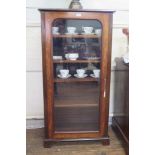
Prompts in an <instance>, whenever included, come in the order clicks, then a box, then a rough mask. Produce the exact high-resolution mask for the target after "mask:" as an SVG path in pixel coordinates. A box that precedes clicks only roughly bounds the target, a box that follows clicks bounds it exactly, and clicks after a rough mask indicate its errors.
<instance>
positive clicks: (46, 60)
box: [41, 12, 53, 139]
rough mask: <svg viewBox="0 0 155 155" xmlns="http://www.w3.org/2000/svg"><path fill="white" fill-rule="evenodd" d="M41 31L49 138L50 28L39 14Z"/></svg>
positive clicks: (50, 119) (50, 96)
mask: <svg viewBox="0 0 155 155" xmlns="http://www.w3.org/2000/svg"><path fill="white" fill-rule="evenodd" d="M41 31H42V65H43V85H44V121H45V137H46V138H47V139H48V138H51V136H52V135H51V133H52V127H53V125H52V94H53V93H52V88H53V87H52V75H51V70H52V68H51V48H50V26H49V21H48V17H47V13H44V12H41Z"/></svg>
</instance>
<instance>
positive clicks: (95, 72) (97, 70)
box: [93, 69, 100, 78]
mask: <svg viewBox="0 0 155 155" xmlns="http://www.w3.org/2000/svg"><path fill="white" fill-rule="evenodd" d="M93 73H94V76H95V77H96V78H98V77H99V76H100V69H94V70H93Z"/></svg>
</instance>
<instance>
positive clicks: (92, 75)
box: [90, 74, 99, 78]
mask: <svg viewBox="0 0 155 155" xmlns="http://www.w3.org/2000/svg"><path fill="white" fill-rule="evenodd" d="M90 76H91V77H93V78H99V77H96V76H95V75H94V74H90Z"/></svg>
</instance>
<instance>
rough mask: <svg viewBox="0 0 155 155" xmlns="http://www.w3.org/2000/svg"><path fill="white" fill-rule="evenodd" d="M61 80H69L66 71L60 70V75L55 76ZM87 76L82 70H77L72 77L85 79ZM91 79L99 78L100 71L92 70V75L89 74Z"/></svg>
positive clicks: (67, 71)
mask: <svg viewBox="0 0 155 155" xmlns="http://www.w3.org/2000/svg"><path fill="white" fill-rule="evenodd" d="M57 76H58V77H59V78H61V79H67V78H70V77H71V76H72V75H71V74H69V70H68V69H60V74H58V75H57ZM87 76H88V75H87V74H86V71H85V70H84V69H77V70H76V74H74V77H76V78H80V79H81V78H86V77H87ZM90 76H91V77H93V78H99V77H100V69H94V70H93V74H90Z"/></svg>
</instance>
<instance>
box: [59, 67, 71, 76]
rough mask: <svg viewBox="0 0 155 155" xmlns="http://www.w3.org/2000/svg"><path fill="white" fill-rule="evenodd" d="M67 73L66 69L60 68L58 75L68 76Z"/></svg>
mask: <svg viewBox="0 0 155 155" xmlns="http://www.w3.org/2000/svg"><path fill="white" fill-rule="evenodd" d="M68 74H69V70H68V69H61V70H60V75H61V76H62V77H64V78H65V77H67V76H68Z"/></svg>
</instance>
